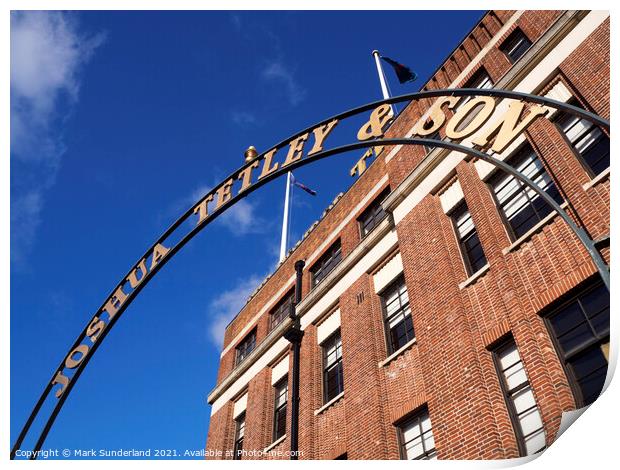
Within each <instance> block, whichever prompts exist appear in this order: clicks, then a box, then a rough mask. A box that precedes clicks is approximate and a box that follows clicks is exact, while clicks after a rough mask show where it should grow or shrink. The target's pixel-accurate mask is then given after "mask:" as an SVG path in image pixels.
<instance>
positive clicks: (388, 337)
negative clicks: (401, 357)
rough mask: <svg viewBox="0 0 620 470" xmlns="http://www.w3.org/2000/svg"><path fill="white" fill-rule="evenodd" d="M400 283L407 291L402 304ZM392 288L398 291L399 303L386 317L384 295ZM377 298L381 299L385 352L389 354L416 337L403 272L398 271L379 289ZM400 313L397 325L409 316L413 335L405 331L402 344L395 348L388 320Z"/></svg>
mask: <svg viewBox="0 0 620 470" xmlns="http://www.w3.org/2000/svg"><path fill="white" fill-rule="evenodd" d="M401 285H404V286H405V290H406V292H407V303H406V305H404V306H403V305H402V302H401V294H400V286H401ZM393 290H397V291H399V292H398V294H397V297H398V302H399V304H400V305H399V308H398V310H397V311H396V312H393V313H392V315H390V316H389V317H388V316H387V303H386V297H387V296H388V294H389V293H390V292H391V291H393ZM379 298H380V299H381V312H382V315H383V331H384V332H385V346H386V349H387V354H388V356H389V355H391V354H394V353H395V352H396V351H398V350H399V349H400V348H402V347H403V346H405V345H406V344H408V343H410V342H411V341H414V340H415V339H416V333H415V325H414V324H413V312H412V311H411V301H410V299H409V289H408V288H407V283H406V282H405V275H404V273H400V274H399V275H398V276H396V277H395V278H394V279H393V280H392V281H391V282H390V283H389V284H388V285H387V286H386V287H385V288H384V289H383V290H381V292H380V293H379ZM407 309H409V313H408V314H406V313H404V311H406V310H407ZM401 313H402V314H403V320H402V321H401V322H399V323H398V324H397V325H400V324H401V323H405V322H406V321H407V317H409V319H410V322H411V332H412V335H413V336H412V337H411V338H409V335H408V333H407V334H406V341H405V342H404V343H403V344H401V345H399V346H398V347H397V348H395V347H394V345H393V344H392V329H391V327H390V320H391V319H393V318H394V317H395V316H397V315H399V314H401ZM406 331H408V330H406Z"/></svg>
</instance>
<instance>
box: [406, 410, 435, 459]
mask: <svg viewBox="0 0 620 470" xmlns="http://www.w3.org/2000/svg"><path fill="white" fill-rule="evenodd" d="M399 428H400V447H401V456H402V458H403V459H407V460H435V459H436V458H437V451H436V450H435V438H434V437H433V427H432V426H431V419H430V417H429V416H428V410H427V409H426V408H425V409H424V410H422V411H420V412H419V413H416V414H415V415H413V416H412V417H410V418H408V419H407V420H406V421H404V422H403V423H402V424H401V425H400V426H399Z"/></svg>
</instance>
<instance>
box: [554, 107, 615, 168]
mask: <svg viewBox="0 0 620 470" xmlns="http://www.w3.org/2000/svg"><path fill="white" fill-rule="evenodd" d="M569 104H572V105H578V103H577V102H576V101H575V100H571V101H569ZM555 123H556V125H557V126H558V128H559V129H560V131H562V132H563V133H564V135H565V136H566V139H567V140H568V141H569V142H570V144H571V145H572V147H573V149H574V150H575V152H576V153H577V155H578V156H579V159H580V160H581V162H582V164H583V165H584V166H585V168H586V170H587V171H588V172H589V173H590V176H596V175H598V174H600V173H602V172H603V170H606V169H607V168H609V137H608V136H607V134H605V133H604V132H603V131H601V129H599V128H598V127H597V126H595V125H594V124H592V123H591V122H590V121H586V120H585V119H583V118H580V117H577V116H573V115H570V114H568V113H561V114H560V115H559V116H558V117H557V119H556V120H555Z"/></svg>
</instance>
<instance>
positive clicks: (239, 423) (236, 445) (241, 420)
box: [233, 411, 246, 460]
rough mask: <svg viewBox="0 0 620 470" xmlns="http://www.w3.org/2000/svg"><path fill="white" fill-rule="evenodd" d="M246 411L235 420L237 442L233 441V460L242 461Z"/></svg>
mask: <svg viewBox="0 0 620 470" xmlns="http://www.w3.org/2000/svg"><path fill="white" fill-rule="evenodd" d="M245 425H246V422H245V411H244V412H243V413H241V414H240V415H239V416H237V417H236V418H235V440H234V441H233V460H242V458H241V457H242V455H240V454H239V452H240V451H241V452H243V441H244V439H245ZM241 430H243V435H242V436H241V437H239V431H241Z"/></svg>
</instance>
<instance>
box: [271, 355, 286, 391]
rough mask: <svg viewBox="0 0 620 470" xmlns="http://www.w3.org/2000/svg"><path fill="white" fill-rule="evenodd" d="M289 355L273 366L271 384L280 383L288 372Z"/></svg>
mask: <svg viewBox="0 0 620 470" xmlns="http://www.w3.org/2000/svg"><path fill="white" fill-rule="evenodd" d="M288 363H289V360H288V355H287V356H284V357H283V358H282V360H281V361H280V362H278V363H277V364H276V365H275V366H273V367H272V368H271V385H275V384H276V383H278V382H279V381H280V380H281V379H282V377H284V376H285V375H286V374H288Z"/></svg>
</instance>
